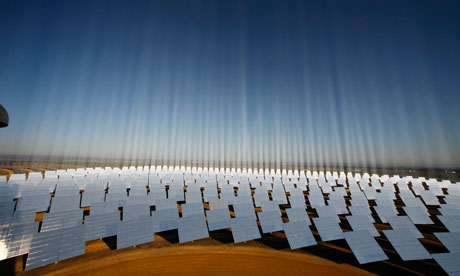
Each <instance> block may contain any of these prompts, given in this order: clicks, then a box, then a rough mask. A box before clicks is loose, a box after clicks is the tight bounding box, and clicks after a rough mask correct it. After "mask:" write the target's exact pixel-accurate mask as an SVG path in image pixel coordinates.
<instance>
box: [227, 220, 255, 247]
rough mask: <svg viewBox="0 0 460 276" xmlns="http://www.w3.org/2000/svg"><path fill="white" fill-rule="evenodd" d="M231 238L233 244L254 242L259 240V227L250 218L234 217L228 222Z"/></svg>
mask: <svg viewBox="0 0 460 276" xmlns="http://www.w3.org/2000/svg"><path fill="white" fill-rule="evenodd" d="M230 225H231V227H232V236H233V241H234V242H235V243H240V242H245V241H250V240H255V239H259V238H260V232H259V227H257V222H256V220H254V219H252V218H251V217H236V218H232V219H231V220H230Z"/></svg>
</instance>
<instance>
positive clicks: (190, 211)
mask: <svg viewBox="0 0 460 276" xmlns="http://www.w3.org/2000/svg"><path fill="white" fill-rule="evenodd" d="M181 207H182V217H187V216H192V215H204V207H203V203H201V202H196V203H186V204H182V205H181Z"/></svg>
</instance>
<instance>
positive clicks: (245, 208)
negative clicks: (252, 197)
mask: <svg viewBox="0 0 460 276" xmlns="http://www.w3.org/2000/svg"><path fill="white" fill-rule="evenodd" d="M233 210H234V211H235V217H237V218H238V217H239V218H242V217H248V218H251V219H253V220H257V217H256V213H255V211H254V206H253V205H252V203H241V204H236V205H233Z"/></svg>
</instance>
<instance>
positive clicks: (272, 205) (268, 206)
mask: <svg viewBox="0 0 460 276" xmlns="http://www.w3.org/2000/svg"><path fill="white" fill-rule="evenodd" d="M260 207H261V208H262V212H268V211H275V212H276V213H278V214H279V216H281V210H280V207H279V205H278V203H277V202H274V201H266V202H261V203H260Z"/></svg>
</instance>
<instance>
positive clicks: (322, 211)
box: [315, 206, 340, 223]
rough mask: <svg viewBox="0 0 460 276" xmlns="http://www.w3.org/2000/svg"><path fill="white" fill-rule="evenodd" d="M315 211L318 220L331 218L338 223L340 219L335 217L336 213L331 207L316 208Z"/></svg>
mask: <svg viewBox="0 0 460 276" xmlns="http://www.w3.org/2000/svg"><path fill="white" fill-rule="evenodd" d="M315 210H316V213H318V216H319V217H320V218H324V217H332V218H334V219H335V220H336V221H337V223H339V222H340V218H339V216H337V212H336V210H335V208H334V207H332V206H316V208H315Z"/></svg>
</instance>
